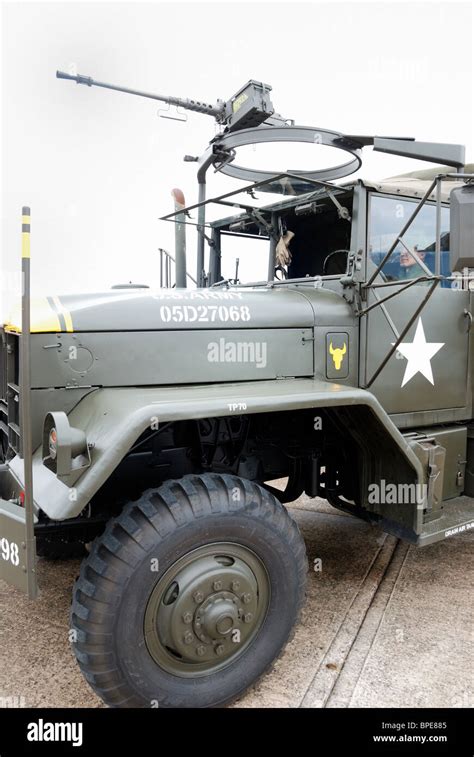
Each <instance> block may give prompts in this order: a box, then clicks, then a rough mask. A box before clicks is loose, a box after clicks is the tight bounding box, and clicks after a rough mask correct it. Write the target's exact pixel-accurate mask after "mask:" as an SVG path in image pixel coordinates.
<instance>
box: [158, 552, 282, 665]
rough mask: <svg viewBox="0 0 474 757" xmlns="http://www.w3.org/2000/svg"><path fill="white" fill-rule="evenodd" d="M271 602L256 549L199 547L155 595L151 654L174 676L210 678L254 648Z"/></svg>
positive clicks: (168, 574) (182, 560)
mask: <svg viewBox="0 0 474 757" xmlns="http://www.w3.org/2000/svg"><path fill="white" fill-rule="evenodd" d="M269 599H270V583H269V580H268V575H267V572H266V570H265V568H264V565H263V563H262V562H261V560H260V559H259V558H258V557H257V556H256V555H255V553H254V552H252V551H251V550H250V549H247V548H246V547H243V546H242V545H239V544H230V543H225V542H218V543H214V544H208V545H205V546H203V547H199V549H196V550H193V551H192V552H190V553H188V554H187V555H185V556H184V557H182V558H180V559H179V560H177V561H176V562H175V563H174V564H173V565H172V566H171V567H170V568H169V569H168V570H167V571H166V573H165V574H164V575H163V576H162V577H161V578H160V580H159V581H158V582H157V584H156V586H155V587H154V589H153V591H152V593H151V595H150V599H149V601H148V605H147V608H146V611H145V622H144V632H145V642H146V645H147V647H148V651H149V652H150V654H151V656H152V657H153V659H154V660H155V662H157V663H158V664H159V665H160V666H161V667H162V668H164V669H165V670H167V671H168V672H170V673H173V674H174V675H180V676H196V675H209V674H210V673H213V672H215V671H217V670H219V669H221V668H223V667H225V666H226V665H228V664H229V663H230V662H231V661H233V660H234V659H235V658H236V657H238V656H239V655H240V654H242V652H243V651H244V649H246V647H248V645H249V644H250V642H251V641H252V640H253V639H254V638H255V636H256V635H257V633H258V630H259V629H260V627H261V625H262V623H263V620H264V618H265V615H266V612H267V608H268V602H269Z"/></svg>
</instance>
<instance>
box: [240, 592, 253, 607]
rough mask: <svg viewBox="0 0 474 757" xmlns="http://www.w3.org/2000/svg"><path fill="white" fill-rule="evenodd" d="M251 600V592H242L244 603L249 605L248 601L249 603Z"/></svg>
mask: <svg viewBox="0 0 474 757" xmlns="http://www.w3.org/2000/svg"><path fill="white" fill-rule="evenodd" d="M251 601H252V595H251V594H249V593H247V594H242V602H243V603H244V604H245V605H248V603H249V602H251Z"/></svg>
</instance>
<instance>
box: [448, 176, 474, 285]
mask: <svg viewBox="0 0 474 757" xmlns="http://www.w3.org/2000/svg"><path fill="white" fill-rule="evenodd" d="M450 227H451V228H450V248H451V250H450V255H451V270H452V271H461V272H462V270H463V269H464V268H474V184H465V185H464V186H463V187H457V188H456V189H453V190H452V192H451V194H450Z"/></svg>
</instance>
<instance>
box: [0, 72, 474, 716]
mask: <svg viewBox="0 0 474 757" xmlns="http://www.w3.org/2000/svg"><path fill="white" fill-rule="evenodd" d="M60 76H61V78H76V80H77V81H78V83H81V84H84V83H85V84H89V86H92V85H93V84H97V83H96V82H94V81H93V80H89V79H88V77H71V76H66V75H60ZM86 80H87V81H86ZM99 86H108V85H104V84H100V83H99ZM125 91H131V90H125ZM269 91H270V88H269V87H268V86H267V85H263V84H259V83H257V82H249V84H248V85H246V88H243V89H242V91H239V93H237V95H236V96H235V97H234V98H233V99H232V100H231V101H230V102H229V103H223V102H222V101H219V103H220V105H216V106H204V104H203V103H197V105H196V101H180V102H179V103H177V104H182V103H183V102H184V103H185V105H184V107H189V108H190V109H195V110H196V109H198V107H197V106H200V107H201V106H202V107H201V111H200V112H206V113H208V114H209V115H214V117H215V118H216V120H217V121H218V123H219V124H220V125H221V127H222V131H221V132H220V134H219V135H218V136H217V137H215V138H214V139H213V140H212V141H211V143H210V146H209V147H208V148H207V150H206V152H205V153H204V155H203V156H202V157H201V158H200V159H199V160H198V161H197V162H198V183H199V201H198V203H197V204H196V205H195V206H191V207H190V208H184V207H183V206H182V205H179V207H178V206H177V208H176V211H175V214H174V215H172V214H170V215H169V216H167V217H166V219H167V220H169V219H170V218H171V220H173V221H174V222H175V225H176V240H177V248H176V253H175V257H174V260H175V262H176V281H177V283H178V286H174V287H173V286H169V287H167V288H158V289H154V288H140V289H135V288H118V289H112V290H110V291H106V292H99V293H85V294H68V295H64V296H58V295H56V294H53V295H51V296H49V297H45V298H43V299H37V300H35V299H32V300H31V302H30V300H29V297H28V287H27V288H26V290H25V292H24V295H23V316H22V317H21V316H20V313H19V312H18V314H17V315H15V314H13V315H12V316H11V318H10V319H9V320H8V321H6V322H5V323H4V325H3V328H2V329H1V330H0V578H1V579H3V580H5V581H7V582H9V583H11V584H13V585H14V586H16V587H18V588H19V589H20V590H23V591H25V592H27V593H28V594H29V595H30V597H34V596H36V595H37V592H38V585H37V572H36V570H37V556H38V555H40V556H43V557H45V558H66V557H79V556H82V557H83V562H82V566H81V569H80V575H79V577H78V578H77V581H76V583H75V586H74V593H73V601H72V609H71V640H72V647H73V650H74V653H75V655H76V658H77V661H78V664H79V666H80V668H81V670H82V671H83V674H84V676H85V678H86V680H87V681H88V683H89V684H90V685H91V687H92V688H93V689H94V690H95V691H96V692H97V694H98V695H99V696H100V697H101V698H102V699H103V700H104V702H106V703H107V704H108V705H110V706H114V707H212V706H220V705H224V704H226V703H228V702H230V701H232V700H233V699H235V698H236V697H238V696H239V695H241V694H242V693H243V692H244V691H245V690H246V689H247V688H248V687H249V686H250V685H251V684H252V683H254V682H255V681H256V680H257V679H258V678H259V677H260V676H261V675H263V674H264V673H265V672H266V671H267V670H268V669H269V668H270V666H271V665H272V663H273V661H274V660H275V658H276V657H277V656H278V655H279V654H280V652H281V650H282V649H283V648H284V646H285V643H286V642H287V640H288V638H289V636H290V633H291V630H292V628H293V626H294V625H295V623H296V622H297V619H298V614H299V611H300V609H301V606H302V603H303V601H304V596H305V581H306V574H307V561H306V554H305V545H304V542H303V540H302V537H301V535H300V533H299V531H298V528H297V526H296V524H295V523H294V522H293V520H292V518H291V517H290V515H289V514H288V512H287V510H286V508H285V504H286V503H289V502H292V501H294V500H296V499H297V498H298V497H299V496H300V495H301V494H303V493H305V494H306V495H307V496H309V497H322V498H324V499H325V500H327V501H328V502H329V503H330V504H331V505H332V506H333V507H335V508H338V509H341V510H344V511H345V512H347V513H351V514H352V515H354V516H355V517H358V518H363V519H365V520H367V521H369V522H371V523H374V524H377V525H378V526H380V527H381V528H382V529H383V530H385V531H386V532H388V533H391V534H395V535H396V536H398V537H400V538H403V539H406V540H408V541H409V542H411V543H413V544H415V545H419V546H424V545H429V544H431V543H433V542H435V541H438V540H441V539H445V538H446V537H449V536H455V535H456V534H459V533H462V532H464V531H466V530H467V529H469V528H472V527H473V526H474V424H473V385H472V376H473V363H472V360H473V344H474V339H473V331H472V320H473V313H474V305H473V295H472V293H471V290H470V271H471V270H472V269H473V268H474V239H473V230H474V183H473V176H474V175H473V174H472V173H470V167H469V166H466V165H465V160H464V151H463V149H462V147H460V146H458V145H436V144H428V143H418V142H416V141H414V140H409V139H407V138H403V139H398V138H394V137H380V138H379V137H365V136H364V137H358V136H355V135H343V134H339V133H337V132H330V131H328V130H318V129H314V128H313V127H298V126H295V125H294V124H293V123H288V122H287V121H284V120H283V119H281V117H277V116H275V115H274V114H273V108H272V106H271V102H270V100H269ZM131 92H132V94H136V93H135V92H134V91H131ZM148 96H149V95H148ZM156 98H157V99H159V96H156ZM162 99H164V98H162ZM174 100H177V98H174ZM190 103H191V105H190ZM194 106H196V107H194ZM205 107H207V108H208V109H211V110H207V111H206V110H203V109H202V108H205ZM242 109H243V110H244V112H242V113H241V110H242ZM237 116H239V118H240V120H238V119H237ZM252 140H253V141H254V142H264V141H267V142H270V141H276V142H281V141H283V142H287V141H302V142H304V141H306V142H308V141H313V142H317V143H322V144H324V145H327V146H330V147H336V148H339V149H342V150H345V151H346V152H347V153H349V154H350V158H349V163H346V164H343V166H342V167H341V166H339V167H336V168H335V169H333V170H332V172H331V171H330V170H327V169H325V171H307V172H294V171H288V172H284V173H280V174H278V173H276V172H273V173H269V174H266V173H265V172H255V171H251V170H249V169H245V168H243V167H241V166H236V165H235V160H234V158H235V155H236V153H237V151H238V148H239V147H240V146H242V145H247V144H250V143H251V141H252ZM367 146H372V147H373V148H374V149H378V150H380V151H382V152H389V153H393V154H398V155H408V156H410V155H411V156H412V157H415V158H418V159H423V160H428V161H431V162H432V163H435V164H438V165H437V167H435V168H434V169H428V170H426V171H419V172H417V173H414V174H406V175H403V176H399V177H394V178H392V179H387V180H384V181H381V182H379V183H374V182H369V181H364V180H362V179H357V180H355V181H348V180H346V181H344V182H342V183H341V182H339V183H334V179H339V178H342V177H344V176H345V175H347V174H349V173H351V172H353V171H354V170H356V169H357V168H358V166H359V165H360V152H361V150H362V148H364V147H367ZM193 160H194V159H193ZM209 166H213V167H214V168H215V169H216V170H220V171H222V172H223V173H227V174H228V175H232V176H234V177H235V178H237V179H242V178H243V179H248V180H249V181H250V184H248V185H246V187H245V189H244V190H242V189H240V190H236V192H234V193H227V194H226V195H222V196H220V197H219V198H212V200H208V199H206V192H205V189H206V182H205V173H206V171H207V169H208V168H209ZM268 190H270V191H272V192H275V191H279V192H280V194H283V195H284V197H282V198H279V199H278V200H277V201H275V202H272V203H270V204H268V203H267V204H264V205H259V206H257V205H256V204H255V202H254V198H255V197H256V196H257V195H258V194H259V193H261V192H265V191H268ZM242 191H244V192H245V196H244V200H243V201H242V200H237V199H236V197H235V195H238V194H239V192H240V193H242ZM210 202H217V203H218V204H220V205H223V206H226V207H227V208H228V207H229V206H232V208H233V210H232V212H233V213H234V215H232V216H227V217H224V218H221V219H220V220H217V221H215V220H214V221H212V222H208V221H206V216H205V210H206V208H207V206H208V204H209V203H210ZM195 210H197V229H198V235H197V236H198V251H197V271H196V282H197V286H196V287H195V288H194V287H193V288H187V287H186V282H187V279H188V276H187V274H186V268H185V235H184V234H183V228H184V230H185V227H186V224H187V223H191V222H192V220H193V218H194V216H193V215H192V214H193V212H194V211H195ZM236 211H237V213H236ZM235 213H236V214H235ZM24 216H25V217H24V218H23V237H24V248H23V255H24V261H26V262H25V263H24V264H25V265H26V264H27V258H28V254H29V250H28V246H27V243H28V239H29V233H30V225H29V215H28V210H27V209H25V213H24ZM33 221H34V217H33ZM33 231H34V227H33ZM228 237H233V238H234V239H239V240H240V243H241V244H242V245H243V246H244V245H246V244H247V240H252V243H253V244H255V243H257V242H258V245H260V246H261V248H262V251H263V250H264V251H265V252H264V254H265V260H266V263H265V267H266V269H267V270H268V275H266V276H265V279H264V280H262V281H248V282H242V281H240V280H239V278H238V274H237V273H236V275H235V277H234V278H233V279H229V278H226V277H224V276H223V274H222V268H223V266H224V265H225V263H224V261H225V243H226V241H227V239H228ZM33 239H35V237H34V234H33ZM40 247H41V240H36V247H35V249H36V250H38V249H39V248H40ZM170 283H171V282H170ZM22 318H23V320H22ZM22 324H23V326H25V324H26V325H27V326H28V328H23V327H22ZM39 590H41V587H39Z"/></svg>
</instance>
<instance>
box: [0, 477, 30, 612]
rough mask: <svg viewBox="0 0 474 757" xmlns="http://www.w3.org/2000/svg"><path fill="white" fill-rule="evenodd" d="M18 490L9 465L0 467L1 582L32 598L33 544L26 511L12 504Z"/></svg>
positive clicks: (14, 503)
mask: <svg viewBox="0 0 474 757" xmlns="http://www.w3.org/2000/svg"><path fill="white" fill-rule="evenodd" d="M19 490H20V487H19V484H18V482H17V480H16V479H15V477H14V476H13V474H12V472H11V471H10V468H9V467H8V465H0V580H3V581H6V583H7V584H10V586H15V587H16V588H17V589H20V591H22V592H24V593H25V594H27V595H28V596H29V597H30V598H34V597H36V595H37V588H38V587H37V578H36V543H35V540H34V539H33V540H31V541H29V540H28V539H27V535H26V511H25V508H24V507H21V506H20V505H19V504H16V502H15V501H14V500H15V499H16V497H18V494H19Z"/></svg>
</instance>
